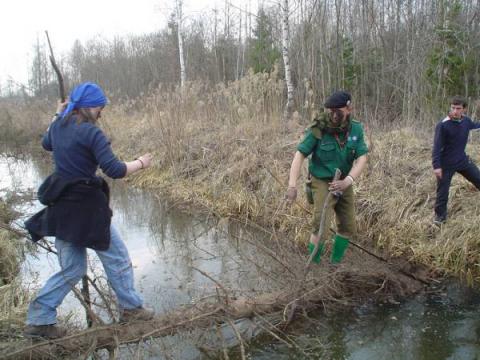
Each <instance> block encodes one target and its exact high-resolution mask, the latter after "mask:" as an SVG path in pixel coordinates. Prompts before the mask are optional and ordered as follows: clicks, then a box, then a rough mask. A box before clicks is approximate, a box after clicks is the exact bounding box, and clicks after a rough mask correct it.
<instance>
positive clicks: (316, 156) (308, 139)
mask: <svg viewBox="0 0 480 360" xmlns="http://www.w3.org/2000/svg"><path fill="white" fill-rule="evenodd" d="M344 136H345V135H344V134H341V135H339V141H340V143H343V142H344V141H345V138H344ZM347 136H348V138H347V139H346V142H345V144H344V145H343V146H340V144H339V141H337V139H336V138H335V136H334V135H332V134H328V133H326V132H320V131H319V129H316V128H310V129H308V131H307V133H306V135H305V137H304V139H303V140H302V142H301V143H300V144H299V145H298V147H297V150H298V151H300V152H301V153H302V154H303V155H304V156H305V157H307V156H309V155H310V154H311V155H312V156H311V158H310V161H309V166H308V169H309V171H310V173H311V174H312V175H313V176H315V177H316V178H318V179H332V178H333V177H334V175H335V169H336V168H338V169H340V170H341V171H342V178H343V177H345V176H346V175H347V174H348V173H349V172H350V170H351V169H352V165H353V161H354V160H355V159H357V158H359V157H360V156H362V155H365V154H366V153H368V147H367V144H365V140H364V135H363V126H362V124H360V123H359V122H358V121H356V120H353V119H352V120H351V122H350V129H349V131H348V135H347Z"/></svg>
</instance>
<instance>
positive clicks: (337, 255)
mask: <svg viewBox="0 0 480 360" xmlns="http://www.w3.org/2000/svg"><path fill="white" fill-rule="evenodd" d="M348 244H349V241H348V239H347V238H346V237H343V236H342V235H340V234H336V235H335V237H334V238H333V249H332V257H331V258H330V261H331V262H332V263H333V264H338V263H339V262H340V261H342V259H343V256H344V255H345V250H347V248H348Z"/></svg>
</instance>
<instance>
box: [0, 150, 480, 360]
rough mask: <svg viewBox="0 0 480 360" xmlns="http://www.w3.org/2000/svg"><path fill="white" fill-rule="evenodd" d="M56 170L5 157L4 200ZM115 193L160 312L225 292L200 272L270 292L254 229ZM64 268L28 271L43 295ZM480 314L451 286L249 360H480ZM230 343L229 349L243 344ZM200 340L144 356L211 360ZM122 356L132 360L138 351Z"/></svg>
mask: <svg viewBox="0 0 480 360" xmlns="http://www.w3.org/2000/svg"><path fill="white" fill-rule="evenodd" d="M49 171H50V165H49V164H48V163H46V162H45V161H39V160H34V159H32V158H31V157H29V156H24V157H22V158H18V157H9V156H7V155H3V156H1V157H0V195H1V196H5V195H6V194H7V192H9V191H15V192H24V191H29V190H32V189H36V188H37V187H38V185H39V184H40V183H41V181H42V180H43V179H44V178H45V177H46V176H47V175H48V174H49ZM111 190H112V191H111V195H112V196H111V206H112V209H113V212H114V217H113V223H114V225H115V226H116V227H117V228H118V230H119V231H120V233H121V234H122V236H123V239H124V241H125V243H126V245H127V247H128V249H129V252H130V256H131V259H132V263H133V266H134V271H135V282H136V287H137V289H138V290H139V292H141V294H142V296H143V297H144V299H145V302H146V304H148V305H149V306H151V307H153V308H154V309H155V310H156V312H157V313H164V312H166V311H168V310H171V309H174V308H176V307H178V306H179V305H181V304H187V303H191V302H194V301H195V300H196V299H200V298H202V297H204V296H208V295H210V294H212V293H215V284H214V283H213V282H212V281H211V280H210V279H208V278H206V277H205V276H203V275H202V274H201V273H200V272H199V271H197V270H196V269H200V270H202V271H204V272H206V273H208V274H209V275H210V276H211V277H213V278H214V279H216V280H217V281H219V282H220V283H221V284H222V285H223V286H225V287H226V288H228V289H232V290H233V291H235V290H240V289H242V291H245V289H251V288H255V289H257V290H260V289H261V290H268V289H269V286H270V285H271V279H268V278H265V277H264V276H263V273H262V272H259V271H258V269H257V267H256V266H255V265H254V263H255V262H258V260H259V256H261V255H260V254H259V251H258V249H257V248H256V247H255V246H253V245H251V244H250V242H245V241H241V239H242V236H247V234H248V235H249V236H251V230H249V229H246V228H241V227H238V226H231V225H230V226H229V225H228V223H224V222H222V225H220V226H217V227H212V226H211V222H210V221H208V219H206V218H205V217H202V216H192V215H186V214H184V213H182V212H179V211H177V210H175V209H174V208H173V207H171V206H169V205H168V204H167V202H166V201H164V200H163V199H161V197H159V196H158V195H157V194H156V193H154V192H150V191H143V190H136V189H132V188H131V187H128V186H126V184H125V183H124V182H123V181H115V182H112V183H111ZM40 208H41V205H40V204H39V203H38V202H36V201H32V202H26V203H24V204H22V205H21V206H20V207H19V210H20V211H22V212H26V213H30V214H31V213H34V212H35V211H37V210H38V209H40ZM255 236H256V237H261V236H262V235H261V234H256V235H255ZM239 239H240V240H239ZM265 261H268V259H265ZM89 262H90V265H91V266H90V267H91V270H90V271H91V275H92V276H93V275H96V276H98V277H102V271H101V266H100V265H99V263H98V260H97V258H96V257H95V254H94V252H91V253H90V254H89ZM57 269H58V264H57V260H56V256H55V255H52V254H48V253H46V252H45V251H43V250H40V251H39V253H38V254H37V255H36V256H29V257H28V259H27V260H26V262H25V264H24V266H23V272H22V273H23V278H24V283H25V286H27V287H28V288H30V289H32V290H36V289H38V288H39V287H40V286H41V285H42V284H43V283H44V282H45V280H46V279H47V278H48V276H49V275H51V274H52V273H53V272H55V271H56V270H57ZM479 307H480V297H479V295H478V294H477V293H475V292H473V291H470V290H469V289H465V288H463V287H461V286H459V285H457V284H450V285H448V286H446V287H445V288H443V289H437V290H436V291H434V292H432V293H431V294H422V295H419V296H417V297H415V298H413V299H410V300H408V301H406V302H404V303H402V304H399V305H393V306H392V305H389V306H378V305H377V306H374V305H370V304H366V305H364V306H362V307H359V308H357V309H355V310H354V311H350V312H348V313H345V314H335V315H328V316H325V315H324V314H318V317H317V318H315V317H313V318H312V319H311V320H310V321H302V322H301V323H297V324H296V325H295V327H294V328H293V329H292V330H291V332H290V333H289V334H288V336H286V337H285V338H284V340H282V341H280V340H274V341H272V339H271V338H269V339H266V338H263V337H260V338H258V339H257V340H255V341H254V342H252V343H250V344H249V345H248V347H246V353H247V357H248V358H249V359H349V360H377V359H378V360H381V359H389V360H396V359H398V360H404V359H405V360H410V359H412V360H414V359H424V360H436V359H449V360H450V359H451V360H453V359H461V360H463V359H465V360H480V343H479V342H480V341H479V339H480V311H479ZM59 315H60V316H61V317H63V318H66V319H68V321H72V322H77V323H80V324H82V322H84V316H85V315H84V311H83V309H82V308H81V306H80V304H79V302H78V300H76V299H75V298H74V296H73V295H69V296H68V297H67V299H66V300H65V301H64V303H63V304H62V305H61V306H60V308H59ZM241 326H243V327H245V326H246V327H248V326H249V324H248V322H245V323H243V324H241ZM225 337H226V338H227V340H228V338H229V337H230V338H232V337H233V335H232V334H226V335H225ZM191 340H192V339H191V338H188V337H181V336H176V337H171V338H167V339H165V340H164V341H162V346H160V347H159V346H158V345H156V346H154V347H152V349H151V351H150V352H149V354H144V355H145V356H146V357H148V358H152V359H166V358H168V357H167V356H164V355H160V354H167V353H168V354H169V355H168V356H169V357H170V358H173V359H206V358H207V357H206V356H205V355H203V353H202V351H200V350H199V349H198V348H197V347H196V346H195V343H194V342H193V341H191ZM167 348H168V349H167ZM122 357H124V358H129V353H128V351H127V352H125V353H123V356H122ZM230 358H231V359H236V358H240V355H239V353H238V351H236V350H235V351H233V352H231V354H230Z"/></svg>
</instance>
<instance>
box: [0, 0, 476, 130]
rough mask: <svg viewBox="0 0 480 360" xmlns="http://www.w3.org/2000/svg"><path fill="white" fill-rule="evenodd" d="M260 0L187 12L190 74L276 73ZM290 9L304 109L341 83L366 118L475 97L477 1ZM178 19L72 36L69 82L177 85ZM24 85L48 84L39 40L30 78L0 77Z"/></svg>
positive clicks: (137, 92)
mask: <svg viewBox="0 0 480 360" xmlns="http://www.w3.org/2000/svg"><path fill="white" fill-rule="evenodd" d="M282 3H283V2H282ZM268 4H269V6H268V7H267V6H261V7H260V8H259V10H258V11H257V13H256V14H251V13H250V12H249V8H248V6H246V7H245V8H238V7H234V6H233V5H230V4H229V3H228V2H225V7H224V8H222V9H217V10H212V11H211V12H206V13H204V14H202V15H198V16H195V17H192V16H188V17H187V18H185V20H183V22H182V25H181V29H182V38H183V50H184V51H183V53H184V59H185V69H186V79H187V81H197V80H201V81H203V82H207V83H209V84H211V85H212V86H214V85H215V84H218V83H221V82H223V83H228V82H231V81H234V80H237V79H239V78H241V77H243V76H244V75H245V74H246V73H247V72H248V71H249V69H253V71H254V72H271V71H273V69H274V68H275V66H278V70H279V71H278V76H280V77H283V61H282V53H281V50H282V48H281V46H282V26H281V25H282V13H281V9H280V0H279V4H274V2H268ZM272 4H274V5H272ZM289 9H290V16H289V23H290V37H289V52H290V66H291V71H292V77H293V83H294V86H295V109H296V110H298V111H300V112H303V111H305V110H307V109H308V108H312V106H315V105H318V103H319V102H320V101H321V99H323V98H325V96H326V95H327V94H328V93H329V92H330V91H332V90H333V89H339V88H343V89H347V90H350V91H351V92H352V93H353V94H354V97H355V102H356V104H357V108H358V109H359V110H360V111H361V112H362V114H363V116H374V117H376V118H384V119H385V121H394V120H395V119H399V118H409V119H412V118H416V117H419V116H421V115H422V112H424V111H425V110H426V107H427V110H432V109H435V108H436V107H438V105H439V104H443V103H444V101H445V99H446V98H448V97H449V96H451V95H454V94H461V95H464V96H467V97H468V98H471V99H478V98H479V95H480V1H479V0H459V1H451V0H437V1H429V0H297V1H295V2H290V4H289ZM187 15H188V14H187ZM177 24H178V22H177V21H176V17H175V16H174V15H173V14H172V17H171V21H170V22H169V23H168V27H167V28H165V29H163V30H161V31H159V32H157V33H152V34H146V35H141V36H128V37H118V38H115V39H114V40H106V39H103V38H95V39H91V40H90V41H87V42H86V43H81V42H80V41H75V42H74V43H73V46H72V49H71V51H69V52H68V53H67V54H64V55H63V56H58V57H60V58H61V59H59V60H60V61H59V62H60V63H61V67H62V69H63V72H64V74H65V78H66V81H67V84H68V85H71V84H75V83H78V82H80V81H85V80H90V81H96V82H99V83H100V84H101V85H102V86H104V87H105V88H106V89H107V90H108V91H109V93H110V94H111V96H112V97H114V98H119V97H129V98H132V97H133V98H134V97H137V96H141V95H142V94H145V93H147V92H149V91H151V89H153V88H157V87H159V86H162V87H165V86H166V87H167V88H168V87H169V86H176V85H178V84H179V83H180V62H179V45H178V44H179V41H178V34H177V30H178V26H177ZM51 36H52V37H53V38H54V34H51ZM72 41H73V40H72ZM22 92H23V94H25V95H26V94H28V96H35V97H40V98H43V97H54V96H55V94H56V80H55V76H54V74H53V72H52V70H51V68H50V65H49V63H48V54H47V47H46V45H45V43H44V41H43V40H42V39H40V40H39V41H37V43H36V44H35V45H34V56H33V61H32V64H31V69H30V80H29V84H28V87H23V88H22V87H15V86H14V84H7V86H3V88H2V93H1V95H3V96H4V97H6V96H12V95H19V94H20V95H21V94H22Z"/></svg>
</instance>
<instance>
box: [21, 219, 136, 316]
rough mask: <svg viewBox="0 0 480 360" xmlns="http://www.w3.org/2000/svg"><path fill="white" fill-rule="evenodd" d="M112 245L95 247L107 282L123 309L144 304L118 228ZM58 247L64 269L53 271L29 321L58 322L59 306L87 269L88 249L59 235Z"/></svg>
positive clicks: (36, 301) (37, 298) (30, 310)
mask: <svg viewBox="0 0 480 360" xmlns="http://www.w3.org/2000/svg"><path fill="white" fill-rule="evenodd" d="M110 233H111V238H110V247H109V248H108V250H106V251H96V253H97V255H98V257H99V258H100V261H101V262H102V264H103V268H104V269H105V272H106V274H107V278H108V282H109V284H110V286H111V287H112V288H113V290H114V291H115V294H116V296H117V301H118V305H119V307H120V308H121V309H134V308H137V307H140V306H142V304H143V300H142V298H141V297H140V295H139V294H138V293H137V292H136V291H135V289H134V285H133V281H134V279H133V268H132V262H131V261H130V256H129V255H128V251H127V248H126V247H125V244H124V243H123V241H122V239H121V238H120V235H119V233H118V232H117V231H116V229H115V228H114V227H113V226H111V227H110ZM55 247H56V248H57V252H58V259H59V262H60V267H61V270H60V271H59V272H57V273H56V274H54V275H53V276H52V277H50V279H48V281H47V282H46V284H45V285H44V286H43V288H42V289H41V290H40V292H39V293H38V295H37V297H36V298H35V299H34V300H33V301H32V302H31V303H30V306H29V308H28V314H27V324H28V325H49V324H55V323H56V322H57V307H58V306H59V305H60V304H61V303H62V301H63V299H64V298H65V296H67V294H68V293H69V292H70V290H71V289H72V287H73V286H75V285H76V284H77V282H78V281H79V280H80V279H81V278H82V277H83V276H84V275H85V274H86V272H87V249H86V248H85V247H79V246H75V245H73V244H72V243H69V242H66V241H63V240H60V239H58V238H57V239H56V240H55Z"/></svg>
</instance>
